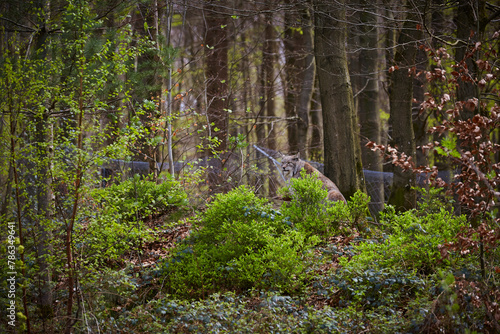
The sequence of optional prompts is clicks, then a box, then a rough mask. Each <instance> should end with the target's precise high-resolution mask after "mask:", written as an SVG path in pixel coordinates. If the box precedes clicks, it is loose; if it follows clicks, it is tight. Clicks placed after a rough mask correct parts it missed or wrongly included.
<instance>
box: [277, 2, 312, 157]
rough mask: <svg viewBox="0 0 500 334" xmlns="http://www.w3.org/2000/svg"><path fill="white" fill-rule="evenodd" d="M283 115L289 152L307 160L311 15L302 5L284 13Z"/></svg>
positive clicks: (310, 71) (310, 84)
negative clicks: (285, 122)
mask: <svg viewBox="0 0 500 334" xmlns="http://www.w3.org/2000/svg"><path fill="white" fill-rule="evenodd" d="M284 36H285V38H284V41H283V42H284V43H283V44H284V46H285V59H286V63H285V71H286V85H285V89H286V92H285V113H286V116H287V126H288V143H289V151H290V152H300V156H301V157H302V158H307V153H308V152H307V133H308V130H309V109H310V106H311V97H312V89H313V87H314V75H315V67H314V54H313V48H314V47H313V34H312V27H311V14H310V12H309V10H308V8H307V7H305V6H304V5H297V6H296V8H293V9H291V10H288V11H286V12H285V32H284Z"/></svg>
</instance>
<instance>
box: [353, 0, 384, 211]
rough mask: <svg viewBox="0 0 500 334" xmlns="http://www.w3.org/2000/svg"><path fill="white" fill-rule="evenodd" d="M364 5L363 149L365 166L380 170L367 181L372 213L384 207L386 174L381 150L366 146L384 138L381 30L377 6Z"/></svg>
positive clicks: (361, 37)
mask: <svg viewBox="0 0 500 334" xmlns="http://www.w3.org/2000/svg"><path fill="white" fill-rule="evenodd" d="M361 5H362V6H363V7H362V8H363V9H364V10H363V11H362V12H361V13H360V22H361V26H360V28H359V29H360V30H361V31H360V35H359V43H360V48H361V51H360V53H359V59H358V63H359V71H360V73H359V74H360V83H359V86H360V87H358V88H359V89H360V90H361V91H360V92H359V97H358V115H359V121H360V126H361V128H360V130H361V138H362V140H361V153H362V160H363V167H364V168H365V169H368V170H372V171H376V172H380V174H377V176H375V177H374V178H373V179H372V180H371V183H370V184H368V183H367V185H366V186H367V188H369V194H370V196H371V201H372V202H371V203H370V209H371V210H372V213H377V212H379V211H381V210H382V209H383V208H384V177H383V174H382V173H381V172H383V168H382V157H381V156H380V154H379V153H378V152H373V151H372V150H370V149H368V148H367V147H365V145H364V144H366V142H367V141H374V142H376V143H380V142H381V134H380V133H381V131H380V107H379V103H378V102H379V100H378V98H379V97H378V95H379V91H380V88H379V83H378V71H379V68H380V65H381V64H380V60H379V56H378V55H379V52H378V40H379V33H378V27H377V16H376V15H377V14H376V10H377V9H376V6H374V4H373V2H370V1H368V0H361Z"/></svg>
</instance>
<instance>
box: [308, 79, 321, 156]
mask: <svg viewBox="0 0 500 334" xmlns="http://www.w3.org/2000/svg"><path fill="white" fill-rule="evenodd" d="M315 77H316V78H317V75H315ZM315 85H316V87H315V88H314V89H313V95H312V99H311V110H310V112H309V113H310V116H311V138H310V142H309V159H310V160H313V161H320V160H321V159H322V157H323V155H322V153H321V152H323V149H322V141H321V132H322V127H321V124H322V119H321V103H320V96H319V89H318V88H317V87H318V80H315Z"/></svg>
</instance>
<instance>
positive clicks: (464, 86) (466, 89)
mask: <svg viewBox="0 0 500 334" xmlns="http://www.w3.org/2000/svg"><path fill="white" fill-rule="evenodd" d="M485 5H486V1H484V0H478V1H468V0H459V1H458V8H457V13H456V16H455V24H456V25H457V38H458V39H459V40H460V42H461V43H459V44H458V47H457V48H456V51H455V59H456V60H457V62H459V63H460V64H461V65H462V69H463V70H465V71H466V72H465V73H469V75H470V77H474V76H475V74H476V73H477V72H478V68H477V64H476V61H475V60H476V57H475V55H474V54H469V52H470V51H471V47H472V46H473V45H474V44H475V43H476V42H477V41H481V40H483V39H482V38H481V36H482V35H483V34H484V26H482V25H481V24H479V25H478V20H479V22H481V21H482V20H484V18H485V14H484V6H485ZM481 23H482V22H481ZM478 28H479V30H478ZM478 96H479V91H478V86H477V85H476V84H475V83H474V82H470V81H469V80H462V79H461V78H460V77H459V78H458V89H457V100H458V101H467V100H469V99H472V98H477V97H478ZM470 106H471V104H467V105H466V106H464V109H463V111H462V115H461V116H462V119H469V118H472V117H473V116H474V114H476V113H477V109H474V108H471V107H470Z"/></svg>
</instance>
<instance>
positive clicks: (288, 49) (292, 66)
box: [283, 10, 299, 153]
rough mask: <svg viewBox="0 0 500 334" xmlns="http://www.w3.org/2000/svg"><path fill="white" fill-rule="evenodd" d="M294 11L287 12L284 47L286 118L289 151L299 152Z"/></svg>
mask: <svg viewBox="0 0 500 334" xmlns="http://www.w3.org/2000/svg"><path fill="white" fill-rule="evenodd" d="M295 17H296V15H295V11H294V10H287V11H285V31H284V40H283V45H284V47H285V83H284V85H285V116H286V119H287V121H286V123H287V136H288V151H289V152H290V153H291V152H297V151H298V150H299V141H298V138H299V133H298V128H297V109H296V108H297V102H296V101H297V94H296V92H297V90H298V87H297V76H298V74H297V69H296V67H297V66H298V64H297V59H296V58H297V57H296V56H294V53H295V52H296V49H297V45H296V43H297V42H296V37H294V36H296V35H297V34H298V32H296V31H294V29H293V25H294V23H296V22H297V20H296V18H295Z"/></svg>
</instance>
